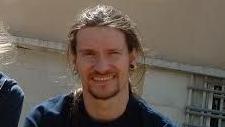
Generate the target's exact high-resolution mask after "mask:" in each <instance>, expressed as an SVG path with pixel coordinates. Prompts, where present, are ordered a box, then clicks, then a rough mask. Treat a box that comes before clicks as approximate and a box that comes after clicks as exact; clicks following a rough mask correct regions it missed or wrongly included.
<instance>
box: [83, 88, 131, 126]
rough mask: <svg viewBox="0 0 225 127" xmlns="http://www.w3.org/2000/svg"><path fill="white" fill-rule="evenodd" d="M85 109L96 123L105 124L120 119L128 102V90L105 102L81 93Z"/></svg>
mask: <svg viewBox="0 0 225 127" xmlns="http://www.w3.org/2000/svg"><path fill="white" fill-rule="evenodd" d="M83 98H84V105H85V109H86V111H87V113H88V115H89V116H90V117H92V118H93V119H95V120H97V121H102V122H107V121H112V120H115V119H117V118H118V117H120V116H121V115H122V114H123V113H124V112H125V110H126V107H127V103H128V100H129V90H128V88H127V89H123V91H120V92H119V93H118V94H117V95H115V96H114V97H112V98H110V99H107V100H100V99H96V98H94V97H93V96H92V95H90V94H88V93H83Z"/></svg>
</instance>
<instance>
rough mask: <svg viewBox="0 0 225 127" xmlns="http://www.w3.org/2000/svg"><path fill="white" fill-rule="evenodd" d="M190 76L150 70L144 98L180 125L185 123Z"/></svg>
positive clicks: (169, 71)
mask: <svg viewBox="0 0 225 127" xmlns="http://www.w3.org/2000/svg"><path fill="white" fill-rule="evenodd" d="M189 82H190V74H188V73H184V72H181V71H173V70H166V69H162V68H150V69H149V68H148V69H147V72H146V75H145V81H144V86H143V89H144V90H143V98H144V99H145V100H147V102H148V103H150V104H152V105H153V106H155V107H156V108H157V109H158V110H159V111H160V112H161V113H163V114H164V115H165V116H167V117H169V118H170V119H172V120H173V121H174V122H176V123H177V124H178V125H180V124H182V123H183V122H184V121H185V114H184V111H185V106H186V102H187V85H188V84H189Z"/></svg>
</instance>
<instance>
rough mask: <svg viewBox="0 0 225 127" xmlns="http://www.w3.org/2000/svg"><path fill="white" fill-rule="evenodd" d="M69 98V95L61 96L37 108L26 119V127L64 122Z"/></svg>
mask: <svg viewBox="0 0 225 127" xmlns="http://www.w3.org/2000/svg"><path fill="white" fill-rule="evenodd" d="M68 98H69V95H68V94H66V95H59V96H56V97H53V98H50V99H48V100H46V101H44V102H42V103H41V104H39V105H37V106H35V107H34V108H33V109H32V111H31V113H30V114H29V115H28V116H27V117H26V119H25V127H39V126H46V121H48V123H52V125H53V124H56V123H60V122H62V121H63V117H64V116H63V115H64V114H63V111H64V106H65V104H66V103H67V101H68ZM56 125H57V124H56Z"/></svg>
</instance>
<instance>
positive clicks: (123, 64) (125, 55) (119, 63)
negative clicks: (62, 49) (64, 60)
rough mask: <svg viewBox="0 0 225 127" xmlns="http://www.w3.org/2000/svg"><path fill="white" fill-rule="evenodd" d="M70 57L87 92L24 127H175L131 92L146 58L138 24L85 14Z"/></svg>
mask: <svg viewBox="0 0 225 127" xmlns="http://www.w3.org/2000/svg"><path fill="white" fill-rule="evenodd" d="M69 40H70V45H69V50H68V54H69V56H70V58H72V60H71V61H72V65H73V70H74V72H75V73H76V74H78V76H79V77H80V80H81V83H82V90H79V91H75V92H72V93H70V94H68V95H63V96H58V97H55V98H52V99H50V100H47V101H45V102H43V103H42V104H40V105H38V106H37V107H36V108H35V109H34V110H33V111H32V113H31V114H29V115H28V116H27V117H26V120H25V127H172V126H173V125H172V124H171V123H170V122H169V121H168V120H166V119H165V118H163V117H162V116H161V115H159V114H158V113H156V112H155V111H153V110H152V109H151V108H149V107H147V106H146V105H145V104H144V103H143V101H142V100H141V99H140V98H139V97H137V96H136V95H135V94H134V93H132V91H131V86H130V82H129V72H130V70H132V69H134V68H135V66H136V64H137V58H138V56H139V55H141V54H142V53H143V51H142V48H141V45H140V42H139V39H138V36H137V33H136V31H135V26H134V24H133V23H132V22H131V21H130V19H129V17H128V16H126V15H123V14H122V13H121V12H120V11H118V10H116V9H115V8H113V7H111V6H105V5H98V6H96V7H93V8H89V9H87V10H86V11H84V12H83V13H82V14H81V15H80V19H78V20H77V22H76V23H75V24H74V26H73V27H72V29H71V32H70V34H69Z"/></svg>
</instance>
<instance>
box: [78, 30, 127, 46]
mask: <svg viewBox="0 0 225 127" xmlns="http://www.w3.org/2000/svg"><path fill="white" fill-rule="evenodd" d="M125 47H127V46H126V40H125V35H124V33H122V32H121V31H120V30H117V29H115V28H111V27H87V28H84V29H81V30H79V31H78V33H77V48H78V50H79V49H86V48H88V49H94V48H97V49H102V48H104V49H114V48H115V49H118V48H125Z"/></svg>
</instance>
